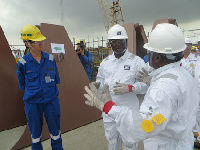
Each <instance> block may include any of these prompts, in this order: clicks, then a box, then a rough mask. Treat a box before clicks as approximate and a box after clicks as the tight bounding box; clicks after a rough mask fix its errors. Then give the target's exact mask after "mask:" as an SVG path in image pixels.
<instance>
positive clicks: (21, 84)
mask: <svg viewBox="0 0 200 150" xmlns="http://www.w3.org/2000/svg"><path fill="white" fill-rule="evenodd" d="M16 74H17V78H18V82H19V88H20V90H22V91H24V90H25V72H24V66H23V65H22V64H21V63H20V61H18V63H17V71H16Z"/></svg>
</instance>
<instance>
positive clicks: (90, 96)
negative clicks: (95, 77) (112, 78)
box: [84, 82, 111, 111]
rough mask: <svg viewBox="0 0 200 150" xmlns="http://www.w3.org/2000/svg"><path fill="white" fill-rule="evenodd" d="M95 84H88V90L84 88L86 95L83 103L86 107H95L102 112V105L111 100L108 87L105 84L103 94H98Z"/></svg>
mask: <svg viewBox="0 0 200 150" xmlns="http://www.w3.org/2000/svg"><path fill="white" fill-rule="evenodd" d="M96 86H97V85H96V84H95V83H93V82H92V83H90V84H89V88H88V87H87V86H85V91H86V92H87V94H84V96H85V98H86V99H87V100H86V101H85V104H87V105H88V106H92V107H93V106H95V107H97V108H98V109H99V110H101V111H103V108H104V104H105V103H106V102H108V101H110V100H111V96H110V91H109V86H108V85H107V84H105V86H104V91H103V93H102V94H101V93H99V91H98V89H97V87H96Z"/></svg>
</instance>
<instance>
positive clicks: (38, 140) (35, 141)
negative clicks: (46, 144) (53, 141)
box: [32, 136, 42, 143]
mask: <svg viewBox="0 0 200 150" xmlns="http://www.w3.org/2000/svg"><path fill="white" fill-rule="evenodd" d="M41 137H42V136H40V137H39V138H37V139H34V138H32V143H38V142H40V139H41Z"/></svg>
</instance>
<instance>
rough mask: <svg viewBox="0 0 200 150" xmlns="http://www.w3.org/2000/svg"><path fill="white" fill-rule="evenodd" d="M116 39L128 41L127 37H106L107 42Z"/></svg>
mask: <svg viewBox="0 0 200 150" xmlns="http://www.w3.org/2000/svg"><path fill="white" fill-rule="evenodd" d="M117 39H128V37H127V36H113V37H108V40H117Z"/></svg>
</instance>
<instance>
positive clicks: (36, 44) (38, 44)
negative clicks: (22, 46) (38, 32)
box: [31, 41, 44, 51]
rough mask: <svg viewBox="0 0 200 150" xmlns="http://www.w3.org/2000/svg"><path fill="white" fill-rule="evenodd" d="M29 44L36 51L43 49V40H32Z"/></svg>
mask: <svg viewBox="0 0 200 150" xmlns="http://www.w3.org/2000/svg"><path fill="white" fill-rule="evenodd" d="M31 46H32V47H33V49H34V50H36V51H43V50H44V41H32V42H31Z"/></svg>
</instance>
